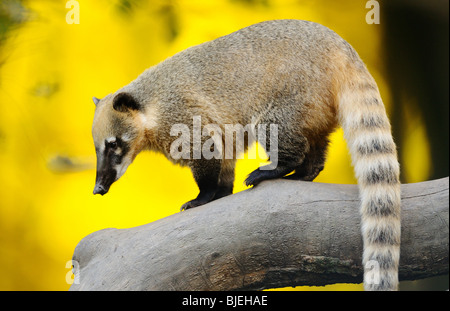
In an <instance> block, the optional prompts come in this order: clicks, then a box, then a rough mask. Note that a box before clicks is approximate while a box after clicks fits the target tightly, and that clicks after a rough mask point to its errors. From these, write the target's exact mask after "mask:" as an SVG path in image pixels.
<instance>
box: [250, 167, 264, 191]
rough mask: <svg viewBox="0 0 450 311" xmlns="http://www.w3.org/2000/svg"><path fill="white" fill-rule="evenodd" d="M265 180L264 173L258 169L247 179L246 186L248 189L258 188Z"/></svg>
mask: <svg viewBox="0 0 450 311" xmlns="http://www.w3.org/2000/svg"><path fill="white" fill-rule="evenodd" d="M264 179H265V178H264V174H263V173H262V171H261V170H260V169H259V168H258V169H256V170H254V171H253V172H251V173H250V174H249V175H248V176H247V178H246V179H245V185H246V186H247V187H249V186H256V185H258V184H259V183H260V182H261V181H263V180H264Z"/></svg>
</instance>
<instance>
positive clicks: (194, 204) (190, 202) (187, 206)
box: [180, 199, 208, 212]
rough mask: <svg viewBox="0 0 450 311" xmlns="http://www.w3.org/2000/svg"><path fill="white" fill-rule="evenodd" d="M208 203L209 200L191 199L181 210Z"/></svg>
mask: <svg viewBox="0 0 450 311" xmlns="http://www.w3.org/2000/svg"><path fill="white" fill-rule="evenodd" d="M206 203H208V202H205V201H203V200H198V199H194V200H191V201H189V202H186V203H184V204H183V205H181V207H180V212H182V211H185V210H187V209H190V208H194V207H197V206H200V205H203V204H206Z"/></svg>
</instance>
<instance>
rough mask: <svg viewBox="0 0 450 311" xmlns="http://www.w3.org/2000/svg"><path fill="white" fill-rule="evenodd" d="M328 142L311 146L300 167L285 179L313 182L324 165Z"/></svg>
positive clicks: (324, 141)
mask: <svg viewBox="0 0 450 311" xmlns="http://www.w3.org/2000/svg"><path fill="white" fill-rule="evenodd" d="M327 145H328V140H327V139H324V140H322V143H321V144H320V145H319V146H314V147H313V146H312V147H311V150H310V151H309V152H308V154H307V155H306V156H305V160H304V161H303V163H302V164H301V165H299V166H298V167H296V168H295V173H293V174H291V175H288V176H285V177H284V178H285V179H291V180H304V181H313V180H314V179H315V178H316V177H317V175H319V173H320V172H321V171H322V170H323V168H324V165H325V158H326V151H327Z"/></svg>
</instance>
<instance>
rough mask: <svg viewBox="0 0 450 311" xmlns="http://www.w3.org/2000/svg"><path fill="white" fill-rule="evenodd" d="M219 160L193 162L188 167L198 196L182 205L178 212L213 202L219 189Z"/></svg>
mask: <svg viewBox="0 0 450 311" xmlns="http://www.w3.org/2000/svg"><path fill="white" fill-rule="evenodd" d="M221 162H222V161H221V160H217V159H211V160H206V159H199V160H193V161H192V162H191V164H190V165H189V166H190V168H191V171H192V174H193V175H194V179H195V182H196V183H197V186H198V188H199V190H200V193H199V194H198V196H197V197H196V198H195V199H193V200H191V201H189V202H186V203H184V204H183V205H182V206H181V208H180V210H181V211H183V210H186V209H189V208H193V207H196V206H200V205H203V204H206V203H208V202H211V201H212V200H214V198H215V195H216V193H217V192H218V189H219V175H220V171H221Z"/></svg>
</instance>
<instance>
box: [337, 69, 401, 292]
mask: <svg viewBox="0 0 450 311" xmlns="http://www.w3.org/2000/svg"><path fill="white" fill-rule="evenodd" d="M355 77H357V78H355V79H354V80H353V81H350V82H348V83H346V86H345V87H344V88H342V89H341V91H340V92H339V94H340V95H339V99H338V101H339V103H338V105H339V108H338V113H339V119H340V123H341V125H342V127H343V129H344V135H345V139H346V141H347V144H348V147H349V149H350V153H351V156H352V162H353V166H354V169H355V174H356V177H357V179H358V185H359V192H360V198H361V210H360V212H361V230H362V236H363V242H364V254H363V266H364V288H365V289H366V290H397V287H398V264H399V259H400V227H401V226H400V180H399V174H400V167H399V164H398V160H397V150H396V146H395V143H394V141H393V138H392V134H391V126H390V123H389V120H388V118H387V116H386V110H385V108H384V105H383V103H382V100H381V96H380V93H379V91H378V87H377V85H376V83H375V81H374V79H373V78H372V77H371V76H370V74H369V73H368V72H367V70H364V72H363V73H361V71H359V72H358V74H357V75H355ZM362 77H364V78H362Z"/></svg>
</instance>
